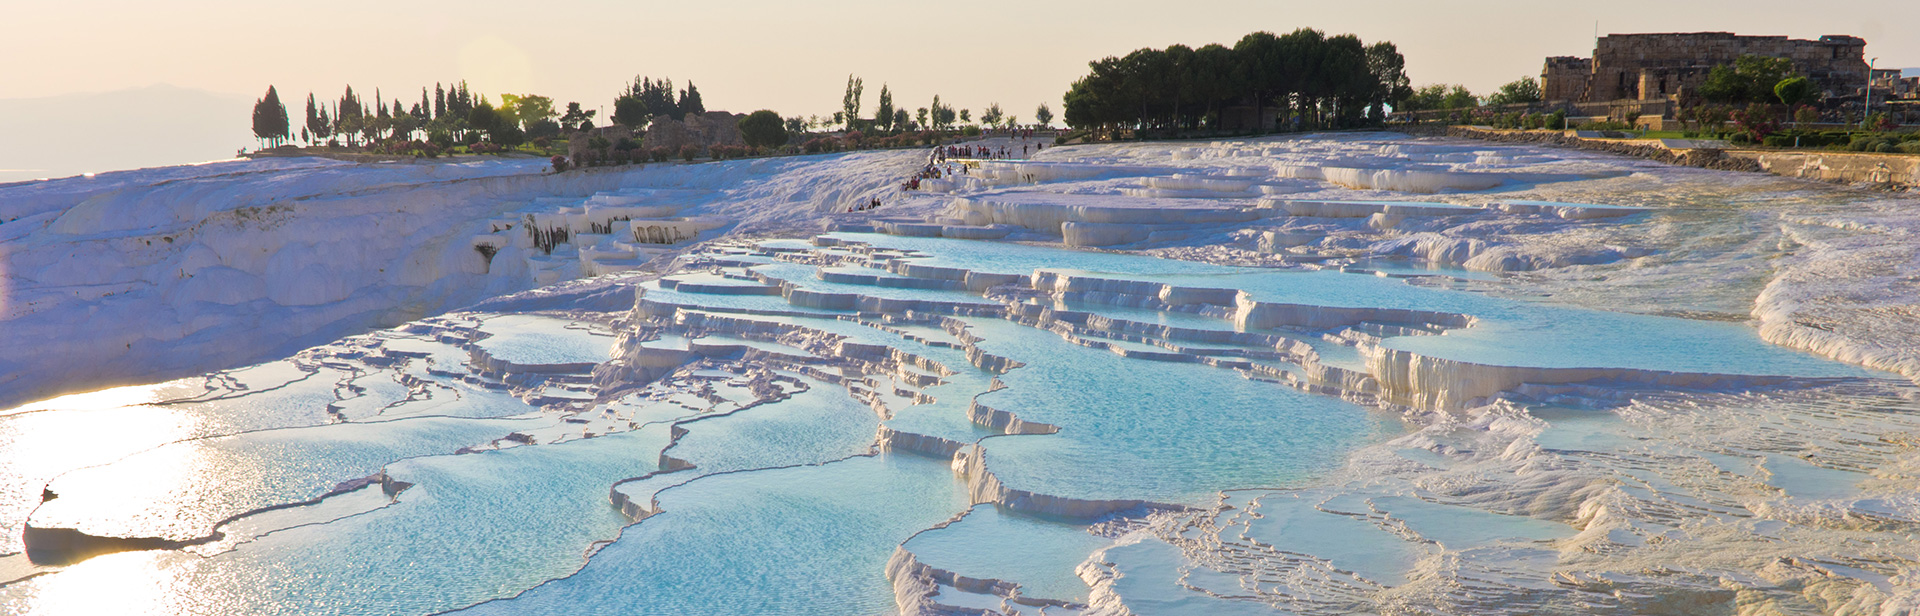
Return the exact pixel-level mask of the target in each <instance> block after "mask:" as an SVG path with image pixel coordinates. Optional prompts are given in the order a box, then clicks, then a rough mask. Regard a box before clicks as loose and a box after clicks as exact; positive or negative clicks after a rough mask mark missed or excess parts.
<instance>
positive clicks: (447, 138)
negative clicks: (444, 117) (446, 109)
mask: <svg viewBox="0 0 1920 616" xmlns="http://www.w3.org/2000/svg"><path fill="white" fill-rule="evenodd" d="M427 143H431V144H434V145H437V146H440V147H442V148H450V147H453V134H452V133H449V132H447V131H446V130H445V129H438V130H434V131H433V132H429V133H427Z"/></svg>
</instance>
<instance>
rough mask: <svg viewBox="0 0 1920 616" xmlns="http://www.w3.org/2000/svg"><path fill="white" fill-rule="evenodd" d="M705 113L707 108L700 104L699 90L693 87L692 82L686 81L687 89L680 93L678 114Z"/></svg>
mask: <svg viewBox="0 0 1920 616" xmlns="http://www.w3.org/2000/svg"><path fill="white" fill-rule="evenodd" d="M706 112H707V106H706V104H704V103H701V102H700V89H699V88H695V87H693V81H691V80H689V81H687V89H685V90H681V91H680V113H682V114H687V113H699V114H704V113H706Z"/></svg>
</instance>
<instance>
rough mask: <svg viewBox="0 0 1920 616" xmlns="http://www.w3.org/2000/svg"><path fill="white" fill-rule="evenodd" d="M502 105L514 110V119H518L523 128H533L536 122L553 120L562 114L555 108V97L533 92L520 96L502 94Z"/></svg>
mask: <svg viewBox="0 0 1920 616" xmlns="http://www.w3.org/2000/svg"><path fill="white" fill-rule="evenodd" d="M500 106H501V107H502V108H503V109H511V110H512V117H513V119H515V120H517V121H518V122H517V124H519V126H520V128H521V129H523V130H532V129H533V125H534V124H536V123H539V122H543V121H547V120H552V119H553V118H554V117H555V116H558V115H560V114H559V113H556V112H555V111H554V110H553V99H551V98H547V97H545V96H536V95H533V94H522V95H519V96H514V95H512V94H502V95H500Z"/></svg>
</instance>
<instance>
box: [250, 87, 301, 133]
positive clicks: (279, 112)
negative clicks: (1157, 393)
mask: <svg viewBox="0 0 1920 616" xmlns="http://www.w3.org/2000/svg"><path fill="white" fill-rule="evenodd" d="M253 136H254V137H255V138H258V139H265V140H267V142H268V143H271V144H273V145H275V146H278V145H280V142H281V141H283V140H286V139H287V138H288V137H290V136H292V135H291V130H290V127H289V124H288V122H287V106H286V105H282V104H280V93H279V92H277V91H275V90H274V89H273V86H267V95H266V96H265V97H263V98H261V99H260V100H258V101H254V103H253Z"/></svg>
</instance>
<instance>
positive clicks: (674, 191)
mask: <svg viewBox="0 0 1920 616" xmlns="http://www.w3.org/2000/svg"><path fill="white" fill-rule="evenodd" d="M917 157H918V153H917V152H914V153H909V152H880V153H857V154H840V155H830V156H812V157H800V158H783V159H756V160H745V161H728V162H718V163H705V164H692V165H682V164H656V165H648V166H645V167H630V168H619V169H605V170H603V169H589V170H582V171H574V172H569V173H564V174H550V173H544V172H543V171H544V169H545V163H544V162H543V161H529V160H485V161H480V162H460V163H446V162H442V163H423V164H398V163H383V164H354V163H342V162H336V161H328V160H321V159H273V160H259V161H242V162H221V163H210V164H205V165H197V166H187V167H167V168H158V169H142V170H135V171H122V172H113V173H103V174H99V175H97V176H90V177H89V176H81V177H73V178H64V179H58V180H51V181H39V182H24V183H16V184H9V185H4V186H0V401H5V402H12V403H19V402H24V401H27V400H32V399H38V398H43V397H47V396H50V395H54V394H59V393H67V392H72V391H79V390H86V389H91V388H98V387H101V386H105V385H112V384H122V383H132V382H146V381H153V380H157V379H165V378H172V377H177V376H183V375H188V374H196V373H202V372H206V371H210V370H217V369H223V368H229V367H233V366H237V365H241V364H244V363H247V362H251V361H259V360H261V359H266V358H270V357H274V356H284V355H286V354H290V353H292V352H294V351H296V350H298V349H301V348H305V347H308V346H312V345H314V344H318V343H322V342H326V341H328V340H333V339H336V338H338V337H340V336H343V335H348V334H354V333H359V332H364V331H368V330H370V329H372V328H377V327H390V326H393V325H397V324H400V323H404V322H407V321H409V320H412V319H417V318H420V317H423V316H428V315H433V314H438V313H440V312H444V311H446V310H450V309H453V308H456V307H460V306H464V305H468V304H471V303H473V302H477V301H480V300H484V299H486V298H490V297H495V296H499V295H504V294H507V293H511V292H515V291H520V290H525V289H530V288H533V287H536V286H542V285H548V284H553V283H556V282H560V281H563V280H568V279H572V278H577V277H583V276H594V275H600V274H608V273H615V272H621V271H631V270H635V269H638V268H640V267H641V266H642V265H643V264H644V263H645V262H646V261H647V260H648V259H649V258H651V257H654V256H657V255H659V254H664V253H666V252H671V251H673V250H678V249H681V248H684V247H685V246H687V245H690V244H692V243H694V242H697V241H699V240H702V239H707V238H711V237H715V236H717V235H719V234H722V233H764V232H768V231H772V230H779V231H786V230H791V229H805V228H809V227H812V228H818V225H819V224H820V221H821V219H822V217H823V214H825V213H827V212H831V211H835V210H837V209H845V207H846V206H847V205H848V204H850V203H864V202H866V201H867V200H869V199H871V198H874V197H879V196H883V195H886V194H888V193H891V192H892V191H894V190H895V188H894V182H895V181H896V180H897V178H899V177H902V176H904V175H906V174H908V173H910V171H911V170H912V169H913V168H914V165H915V163H914V161H915V159H916V158H917ZM596 195H597V196H596ZM623 208H625V209H623ZM636 218H637V219H641V222H640V223H639V224H628V222H627V221H628V220H629V219H636ZM529 223H530V224H529ZM615 227H618V228H615ZM533 231H540V232H541V233H542V234H543V235H541V236H540V237H537V238H536V237H535V235H536V234H534V233H532V232H533ZM556 232H564V233H565V234H566V235H565V236H564V237H562V236H561V235H560V234H558V233H556ZM554 249H557V252H556V251H555V250H554Z"/></svg>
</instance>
